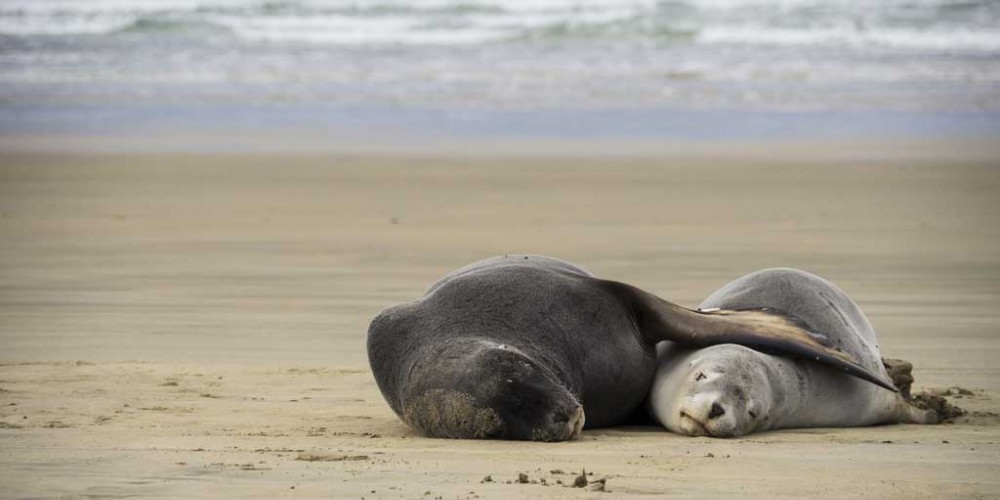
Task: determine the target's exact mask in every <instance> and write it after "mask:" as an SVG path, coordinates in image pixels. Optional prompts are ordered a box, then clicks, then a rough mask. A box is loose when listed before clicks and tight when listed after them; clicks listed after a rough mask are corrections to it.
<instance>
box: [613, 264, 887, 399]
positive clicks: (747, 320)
mask: <svg viewBox="0 0 1000 500" xmlns="http://www.w3.org/2000/svg"><path fill="white" fill-rule="evenodd" d="M597 281H599V282H600V284H601V286H602V287H603V288H605V290H607V291H608V292H610V293H612V294H613V295H615V296H616V297H618V299H619V300H622V301H623V302H624V303H625V304H626V305H627V306H628V307H629V309H630V310H631V311H632V315H633V317H634V318H635V321H636V326H637V327H638V328H639V332H640V334H641V335H642V337H643V340H644V341H645V342H646V345H647V346H654V345H656V343H657V342H660V341H662V340H670V341H674V342H678V343H681V344H685V345H690V346H693V347H706V346H710V345H716V344H740V345H744V346H746V347H750V348H753V349H756V350H759V351H762V352H767V353H772V354H778V355H784V356H798V357H802V358H807V359H812V360H815V361H817V362H820V363H823V364H826V365H830V366H833V367H835V368H837V369H840V370H843V371H844V372H846V373H848V374H849V375H852V376H855V377H858V378H860V379H862V380H866V381H868V382H871V383H873V384H875V385H878V386H880V387H884V388H886V389H889V390H890V391H893V392H898V390H897V389H896V387H895V386H893V385H892V382H889V381H886V380H883V379H882V377H880V376H878V375H877V374H875V373H872V372H871V371H869V370H868V369H867V368H865V367H864V366H861V364H860V363H858V360H856V359H854V357H853V356H851V355H850V354H848V353H846V352H843V351H840V350H837V349H834V348H832V347H829V346H826V345H823V344H822V343H820V342H819V341H818V340H817V338H820V339H821V338H825V337H826V336H825V335H822V334H818V335H817V334H814V333H812V332H809V331H808V330H807V329H806V328H805V325H804V324H802V322H800V321H798V320H796V319H794V318H792V317H789V316H787V315H784V314H781V313H778V312H776V311H772V310H767V309H754V310H743V311H735V310H729V309H717V310H707V311H693V310H691V309H687V308H684V307H681V306H678V305H676V304H672V303H670V302H667V301H665V300H663V299H661V298H659V297H657V296H655V295H653V294H651V293H648V292H645V291H643V290H641V289H639V288H636V287H634V286H632V285H627V284H625V283H619V282H617V281H609V280H597Z"/></svg>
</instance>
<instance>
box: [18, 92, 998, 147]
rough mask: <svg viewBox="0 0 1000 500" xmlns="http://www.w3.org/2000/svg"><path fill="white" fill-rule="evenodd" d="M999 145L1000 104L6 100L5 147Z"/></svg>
mask: <svg viewBox="0 0 1000 500" xmlns="http://www.w3.org/2000/svg"><path fill="white" fill-rule="evenodd" d="M998 140H1000V111H989V110H980V111H975V110H965V111H960V110H952V111H947V110H944V111H893V110H879V109H868V110H841V111H829V110H826V111H823V110H811V111H810V110H803V111H766V110H747V109H733V110H726V109H681V108H678V109H671V108H663V109H657V108H651V109H628V108H611V109H599V108H596V109H583V108H580V109H558V108H553V109H523V110H518V109H488V108H483V109H479V108H406V107H392V106H385V107H380V106H333V105H319V106H311V105H305V104H283V105H281V104H275V105H244V104H168V105H107V104H95V105H27V104H18V105H12V104H2V105H0V151H23V152H64V153H73V152H96V153H100V152H104V153H114V152H132V153H181V152H187V153H275V154H279V153H280V154H296V153H300V154H323V153H336V152H339V153H345V154H384V153H390V154H438V155H455V154H458V155H467V154H477V155H478V156H497V155H501V156H502V155H504V154H511V153H513V154H520V155H525V154H527V155H532V154H535V155H539V154H541V155H546V156H560V155H561V156H574V155H575V156H578V157H579V156H587V155H591V154H597V155H607V156H629V155H640V156H647V157H650V156H662V155H669V154H670V153H671V152H672V151H673V150H674V149H681V150H682V151H683V150H685V149H686V150H692V151H697V152H701V153H704V152H709V151H713V150H715V149H720V148H721V149H723V150H727V149H737V150H747V149H752V147H753V146H754V145H762V146H764V147H767V148H783V149H787V146H789V145H791V146H795V145H807V146H808V145H817V144H837V145H849V144H869V145H877V144H878V143H880V142H886V143H889V144H920V143H923V142H927V141H929V142H932V143H935V144H938V145H942V146H947V145H948V144H949V143H952V144H955V143H959V144H960V143H965V142H968V143H975V144H979V145H982V146H983V147H985V145H988V144H991V143H995V142H998ZM484 150H485V153H482V152H481V151H484ZM567 152H568V153H567Z"/></svg>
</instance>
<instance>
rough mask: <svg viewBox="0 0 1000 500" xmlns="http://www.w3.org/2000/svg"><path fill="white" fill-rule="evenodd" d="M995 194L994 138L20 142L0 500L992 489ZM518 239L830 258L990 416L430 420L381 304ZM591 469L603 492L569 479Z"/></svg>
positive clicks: (825, 269)
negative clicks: (374, 325)
mask: <svg viewBox="0 0 1000 500" xmlns="http://www.w3.org/2000/svg"><path fill="white" fill-rule="evenodd" d="M998 192H1000V154H998V151H997V150H996V147H995V146H990V145H988V144H982V143H974V144H963V143H951V144H935V145H927V144H916V145H909V146H908V147H901V148H879V149H875V150H872V149H870V148H867V147H860V146H858V145H851V144H833V145H813V146H810V147H803V146H787V147H782V148H774V147H770V148H746V149H742V150H741V149H740V148H729V149H725V148H720V149H719V150H718V151H716V150H713V149H712V148H709V147H707V146H694V147H691V148H688V149H683V148H681V149H678V150H676V151H674V152H670V151H666V150H662V149H661V150H646V151H644V152H643V154H641V155H635V156H629V155H623V154H616V155H610V156H601V155H593V156H592V155H582V154H581V155H579V156H578V157H573V156H568V155H566V154H546V155H540V154H539V155H534V156H533V155H524V156H516V155H515V156H511V155H499V154H497V155H475V154H468V151H466V152H463V153H462V154H453V155H446V154H439V153H425V154H421V155H400V156H391V155H382V156H380V155H374V154H353V155H348V154H339V155H338V154H312V155H289V154H281V155H277V154H271V155H268V154H260V155H249V154H242V155H241V154H197V155H185V154H180V153H177V154H152V153H149V154H142V153H128V154H69V153H63V154H43V153H29V152H18V153H14V152H6V153H0V241H2V243H0V266H2V267H0V345H2V346H3V349H2V352H0V363H2V366H0V442H2V445H0V497H4V498H19V497H62V496H70V497H88V496H89V497H110V498H117V497H126V496H139V497H196V496H200V497H213V498H216V497H260V498H273V497H278V496H281V497H284V496H287V497H292V496H295V497H362V496H364V497H366V498H414V497H426V498H435V497H439V496H440V497H443V498H475V497H476V496H478V497H510V496H515V495H517V496H536V497H573V498H576V497H603V496H619V495H623V496H624V495H671V496H680V497H704V496H736V495H740V496H743V495H751V496H759V497H764V496H767V497H794V498H799V497H802V496H806V495H809V496H814V497H821V498H838V499H841V498H844V497H845V496H848V497H870V498H897V497H910V498H912V497H922V498H941V497H971V498H991V497H996V496H997V495H1000V475H998V473H1000V467H998V466H997V464H1000V445H998V443H1000V417H997V415H996V414H997V413H1000V399H998V398H1000V364H998V363H997V362H996V358H997V357H998V356H1000V312H997V307H998V306H1000V196H997V193H998ZM518 252H525V253H539V254H548V255H554V256H558V257H562V258H565V259H568V260H571V261H574V262H576V263H578V264H581V265H582V266H584V267H586V268H588V269H589V270H591V271H593V272H595V273H596V274H598V275H601V276H604V277H609V278H614V279H618V280H622V281H627V282H630V283H633V284H635V285H638V286H641V287H643V288H645V289H647V290H650V291H653V292H656V293H658V294H659V295H661V296H663V297H665V298H668V299H669V300H672V301H674V302H678V303H680V304H684V305H688V306H693V305H695V304H696V303H697V302H699V301H700V300H701V299H702V298H703V297H705V296H707V295H708V294H709V293H710V292H711V291H713V290H714V289H716V288H718V287H719V286H721V285H722V284H724V283H725V282H726V281H728V280H730V279H732V278H735V277H737V276H739V275H741V274H744V273H747V272H750V271H753V270H756V269H759V268H764V267H772V266H794V267H800V268H803V269H806V270H810V271H812V272H815V273H817V274H820V275H823V276H825V277H827V278H829V279H831V280H833V281H834V282H836V283H837V284H839V285H840V286H841V287H842V288H844V289H845V290H846V291H847V292H848V293H849V294H850V295H851V296H852V297H854V298H855V300H857V302H858V303H859V304H860V305H861V306H862V308H863V309H864V310H865V312H866V313H867V314H868V316H869V318H870V319H871V320H872V322H873V324H874V325H875V327H876V329H877V330H878V331H879V332H880V335H881V338H882V347H883V349H884V351H883V353H884V354H885V355H887V356H891V357H898V358H904V359H907V360H910V361H912V362H913V363H914V365H915V369H914V374H915V376H916V378H917V381H916V384H915V386H916V388H918V389H919V388H924V387H950V386H956V385H957V386H961V387H964V388H968V389H971V390H972V391H973V393H974V394H973V395H972V396H963V397H961V398H957V399H953V400H952V401H953V402H955V403H957V404H959V405H960V406H963V407H965V408H966V409H968V410H970V411H971V412H973V413H972V414H971V415H970V416H969V417H965V418H962V419H960V420H959V421H958V422H956V423H955V424H952V425H940V426H912V425H905V426H883V427H875V428H863V429H804V430H782V431H774V432H767V433H762V434H758V435H752V436H749V437H747V438H743V439H734V440H715V439H708V438H685V437H680V436H676V435H671V434H668V433H666V432H663V431H661V430H659V429H657V428H654V427H625V428H616V429H602V430H592V431H587V432H585V433H584V435H583V438H582V439H580V440H579V441H575V442H571V443H557V444H538V443H511V442H478V441H449V440H432V439H425V438H421V437H420V436H418V435H416V434H414V433H413V432H412V431H410V430H409V429H408V428H406V427H405V426H404V425H403V424H402V423H400V422H399V421H398V420H397V419H396V418H395V417H394V416H393V415H392V413H391V411H390V410H389V409H388V407H387V405H385V403H384V402H383V401H382V398H381V396H380V395H379V393H378V390H377V388H376V387H375V385H374V382H373V380H372V378H371V375H370V373H369V372H368V369H367V363H366V360H365V354H364V335H365V331H366V329H367V324H368V321H369V320H370V319H371V317H372V316H374V314H375V313H377V312H378V310H380V309H381V308H383V307H386V306H388V305H392V304H396V303H399V302H403V301H407V300H412V299H414V298H416V297H417V296H419V295H420V294H421V293H422V292H423V290H424V289H425V288H426V287H427V286H428V285H429V284H430V283H432V282H433V281H434V280H435V279H436V278H437V277H439V276H440V275H442V274H443V273H445V272H447V271H449V270H451V269H454V268H456V267H459V266H461V265H463V264H466V263H468V262H471V261H474V260H477V259H480V258H484V257H488V256H491V255H496V254H503V253H518ZM582 468H586V469H587V471H588V472H593V474H594V475H593V476H590V478H591V479H598V478H607V483H606V490H607V491H606V492H597V491H591V490H589V489H586V488H584V489H575V488H569V487H565V485H566V484H568V483H572V481H573V473H574V472H577V473H578V471H579V470H581V469H582ZM553 470H556V471H559V470H561V471H564V472H565V473H562V474H560V473H553V472H551V471H553ZM519 473H526V474H527V475H528V478H529V482H528V483H527V484H507V483H506V482H507V481H512V482H514V483H517V478H518V474H519ZM486 476H491V479H492V481H491V482H485V483H484V482H482V481H483V479H484V478H485V477H486ZM542 479H545V483H546V484H545V485H543V484H541V483H540V481H541V480H542ZM532 480H536V481H539V483H538V484H532V483H531V481H532ZM557 481H561V482H562V483H563V484H562V485H560V484H558V483H557Z"/></svg>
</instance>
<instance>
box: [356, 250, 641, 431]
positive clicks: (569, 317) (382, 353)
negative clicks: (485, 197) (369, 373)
mask: <svg viewBox="0 0 1000 500" xmlns="http://www.w3.org/2000/svg"><path fill="white" fill-rule="evenodd" d="M384 329H386V330H394V331H395V332H396V334H394V335H389V334H384V335H381V336H370V337H369V339H370V341H369V353H370V354H371V364H372V368H373V372H374V373H375V374H376V380H377V381H378V383H379V387H380V389H382V393H383V395H384V396H385V398H386V400H387V401H388V402H389V405H390V406H391V407H392V409H393V410H394V411H395V412H396V413H397V414H399V415H400V416H401V417H402V418H403V420H404V421H406V422H407V423H409V424H410V425H413V426H414V427H416V428H418V429H421V430H423V431H425V432H426V433H428V434H430V435H440V436H444V437H505V438H509V439H536V440H553V441H554V440H563V439H569V438H572V437H575V436H576V435H578V434H579V432H580V428H581V427H582V425H583V423H584V422H583V421H584V419H585V420H586V426H587V427H600V426H606V425H611V424H614V423H616V422H618V421H621V420H622V419H624V418H626V417H627V416H629V415H630V414H631V413H632V412H634V411H635V409H636V408H637V407H638V406H639V405H640V404H641V403H642V401H643V400H644V399H645V397H646V394H647V393H648V389H649V385H650V383H651V382H652V377H653V372H654V369H655V363H656V358H655V355H654V353H653V351H652V349H650V348H648V347H646V346H645V345H644V344H643V343H642V341H641V340H640V339H639V336H638V335H639V334H638V332H637V331H636V327H635V323H634V322H633V321H632V320H631V319H630V316H629V311H628V310H627V309H626V308H625V307H624V305H623V304H622V303H621V302H620V301H618V300H617V299H616V297H615V296H613V295H612V294H610V293H605V292H602V291H601V290H599V289H596V288H595V287H594V285H593V279H592V275H591V274H590V273H588V272H587V271H585V270H583V269H581V268H579V267H577V266H575V265H573V264H570V263H568V262H564V261H561V260H558V259H553V258H549V257H540V256H504V257H497V258H493V259H488V260H485V261H481V262H478V263H475V264H472V265H470V266H466V267H464V268H462V269H459V270H457V271H454V272H452V273H450V274H449V275H447V276H445V277H444V278H442V279H441V280H440V281H438V282H437V283H435V284H434V285H433V286H431V288H430V289H429V290H428V292H427V294H426V295H425V296H424V297H423V298H422V299H420V300H418V301H416V302H413V303H410V304H405V305H402V306H398V307H396V308H391V309H388V310H386V311H384V312H383V313H382V314H381V315H379V317H378V318H376V319H375V321H374V322H373V324H372V328H371V330H372V331H380V332H381V331H383V330H384ZM449 357H454V359H452V360H451V361H452V362H453V363H451V364H449V362H448V361H447V360H448V358H449ZM469 360H472V362H471V363H466V366H456V365H455V364H454V363H458V364H459V365H460V364H461V363H463V362H467V361H469ZM512 365H513V366H516V365H521V367H522V368H524V370H525V371H524V373H520V374H519V376H518V377H504V378H502V379H500V380H497V377H496V376H495V375H497V374H498V373H501V372H503V371H504V370H506V369H507V367H509V366H512ZM484 366H485V369H483V367H484ZM491 386H496V387H495V390H489V391H485V392H486V393H488V395H487V396H482V395H481V394H483V391H480V392H479V394H480V396H478V397H476V396H473V397H470V395H472V394H474V393H476V390H474V389H482V388H487V387H491ZM456 388H464V389H458V390H456ZM428 393H433V394H435V395H436V396H429V397H430V399H427V398H428V397H424V396H421V395H422V394H428ZM532 398H534V400H533V401H532ZM545 398H550V399H552V400H553V401H555V403H553V404H542V403H543V402H544V400H545ZM473 399H478V400H479V401H478V402H479V403H483V404H479V405H476V404H475V402H473ZM453 400H461V401H464V402H465V403H470V404H473V406H476V407H478V408H490V410H489V411H486V410H483V411H486V412H487V413H491V412H492V413H494V414H495V415H494V417H495V418H494V419H493V420H491V422H492V423H491V424H490V425H487V426H482V425H481V424H477V425H479V427H478V428H473V427H470V428H464V427H462V426H463V425H464V424H461V422H460V420H461V419H457V420H456V421H452V420H454V419H452V418H451V417H452V416H449V415H444V414H440V413H441V412H440V411H436V410H433V409H432V408H428V406H437V407H438V408H448V407H451V406H456V405H457V406H456V411H465V410H467V408H465V406H467V405H466V404H465V403H455V402H454V401H453ZM530 405H541V406H543V407H544V410H543V411H538V410H532V411H535V412H537V413H548V415H539V418H538V419H535V420H536V421H537V425H536V426H520V427H518V426H517V425H516V424H512V423H513V422H515V421H517V420H519V418H518V416H517V415H511V414H507V415H504V413H505V410H507V409H514V408H518V407H528V406H530ZM582 406H585V407H586V414H585V417H584V415H583V414H582V413H580V411H579V410H580V408H581V407H582ZM549 422H552V425H548V423H549ZM449 427H452V428H455V427H458V428H457V429H450V428H449ZM539 427H541V429H542V430H538V428H539ZM453 431H454V432H453Z"/></svg>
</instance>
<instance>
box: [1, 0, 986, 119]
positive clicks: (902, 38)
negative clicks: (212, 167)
mask: <svg viewBox="0 0 1000 500" xmlns="http://www.w3.org/2000/svg"><path fill="white" fill-rule="evenodd" d="M240 105H250V106H271V107H270V108H268V109H270V110H272V111H273V110H274V109H277V107H281V106H288V107H290V108H293V109H303V108H313V107H316V108H319V109H323V110H326V111H324V112H328V111H329V110H331V109H333V110H339V109H351V110H356V109H365V108H372V109H379V110H393V109H398V110H404V111H405V110H427V109H431V110H459V111H462V112H475V111H476V110H482V111H484V112H490V113H494V112H499V113H509V112H519V111H524V110H529V111H539V110H543V111H544V110H566V109H571V110H577V111H579V110H586V111H593V112H594V113H595V114H594V115H593V116H599V114H600V113H601V112H605V111H607V112H611V113H614V112H617V111H616V110H643V111H644V112H648V111H650V110H653V111H656V110H663V111H664V112H667V111H677V110H681V111H684V112H691V111H698V110H707V111H711V112H718V111H720V110H730V111H731V110H740V111H747V112H757V113H820V114H822V113H830V112H836V113H842V112H869V113H872V112H882V111H884V112H899V113H925V114H927V113H929V114H934V113H973V114H975V113H985V114H987V115H991V116H994V115H996V114H997V113H998V112H1000V1H998V0H660V1H655V0H407V1H403V0H284V1H282V0H272V1H254V0H242V1H241V0H2V1H0V112H4V113H5V114H6V115H7V117H5V118H4V117H0V122H2V123H0V126H2V130H6V131H9V130H11V128H12V127H13V128H16V126H17V124H16V123H15V122H17V121H18V120H21V119H22V118H25V117H27V118H25V119H28V120H29V121H30V120H31V119H34V120H35V121H38V120H41V118H39V116H41V115H38V114H37V113H36V114H35V115H32V114H31V112H30V111H31V110H33V109H35V110H38V109H44V110H46V111H45V113H49V111H50V110H51V109H52V108H53V107H55V108H61V109H77V110H86V109H90V107H94V106H96V107H99V108H100V107H122V106H126V107H128V106H140V107H141V106H151V107H153V108H155V109H163V107H164V106H167V107H169V106H178V107H180V108H182V109H190V107H192V106H194V107H198V106H222V107H223V108H220V109H225V107H226V106H240ZM4 110H6V111H4ZM12 110H14V111H12ZM81 112H85V111H81ZM380 112H381V111H380ZM18 113H19V114H18ZM383 114H384V113H383ZM45 116H48V115H45ZM991 126H992V125H991Z"/></svg>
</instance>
